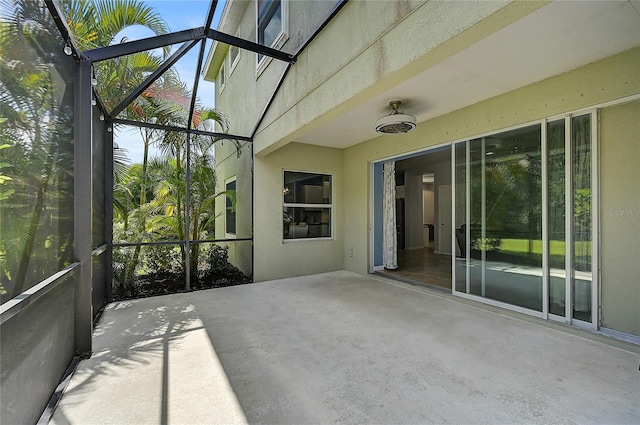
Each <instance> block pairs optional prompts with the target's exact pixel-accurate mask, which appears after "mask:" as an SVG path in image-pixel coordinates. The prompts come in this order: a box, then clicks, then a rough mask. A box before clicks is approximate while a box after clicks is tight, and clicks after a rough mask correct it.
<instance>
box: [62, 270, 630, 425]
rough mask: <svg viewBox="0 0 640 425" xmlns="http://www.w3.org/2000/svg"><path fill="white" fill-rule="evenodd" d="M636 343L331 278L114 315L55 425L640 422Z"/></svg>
mask: <svg viewBox="0 0 640 425" xmlns="http://www.w3.org/2000/svg"><path fill="white" fill-rule="evenodd" d="M639 353H640V347H638V346H635V345H631V344H626V343H622V342H617V341H613V340H610V339H609V338H606V337H603V336H599V335H595V334H591V333H589V332H583V331H580V330H576V329H573V328H568V327H565V326H562V325H558V324H552V323H546V322H543V321H540V320H537V319H532V318H529V317H526V316H522V315H519V314H516V313H510V312H506V311H504V310H499V309H494V308H491V307H487V306H484V305H479V304H477V303H473V302H469V301H465V300H461V299H459V298H457V297H453V296H451V295H447V294H442V293H439V292H437V291H430V290H427V289H423V288H420V287H416V286H412V285H410V284H404V283H398V282H393V281H391V280H387V279H384V278H379V277H373V276H360V275H356V274H353V273H349V272H344V271H343V272H333V273H326V274H320V275H314V276H308V277H300V278H292V279H284V280H278V281H271V282H264V283H258V284H253V285H244V286H236V287H229V288H220V289H213V290H208V291H199V292H192V293H186V294H177V295H168V296H162V297H155V298H148V299H143V300H136V301H126V302H117V303H113V304H111V305H109V306H108V308H107V309H106V311H105V313H104V316H103V317H102V319H101V322H100V323H99V325H98V326H97V328H96V330H95V334H94V354H93V356H92V357H91V358H90V359H88V360H83V361H81V362H80V364H79V366H78V369H77V371H76V372H75V374H74V375H73V377H72V379H71V382H70V383H69V385H68V387H67V389H66V390H65V393H64V395H63V397H62V400H61V402H60V404H59V406H58V408H57V409H56V411H55V413H54V416H53V418H52V420H51V423H53V424H57V425H63V424H217V423H220V424H236V423H237V424H244V423H252V424H253V423H263V424H316V423H317V424H326V423H344V424H423V423H453V424H461V423H484V424H497V423H500V424H503V423H518V424H523V423H539V424H554V423H560V424H571V423H583V424H589V423H592V424H637V423H640V371H639V370H638V369H639V363H640V354H639Z"/></svg>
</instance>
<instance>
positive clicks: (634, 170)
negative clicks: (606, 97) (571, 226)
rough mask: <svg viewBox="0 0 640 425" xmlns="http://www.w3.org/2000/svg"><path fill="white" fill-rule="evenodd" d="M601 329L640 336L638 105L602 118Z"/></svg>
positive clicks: (618, 108)
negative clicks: (605, 328)
mask: <svg viewBox="0 0 640 425" xmlns="http://www.w3.org/2000/svg"><path fill="white" fill-rule="evenodd" d="M600 182H601V187H600V193H601V197H600V202H601V226H602V227H601V259H602V326H604V327H607V328H611V329H615V330H618V331H621V332H627V333H631V334H634V335H639V336H640V261H639V260H638V254H640V188H639V186H638V185H639V184H640V101H635V102H632V103H627V104H623V105H619V106H615V107H610V108H605V109H603V110H602V111H601V115H600Z"/></svg>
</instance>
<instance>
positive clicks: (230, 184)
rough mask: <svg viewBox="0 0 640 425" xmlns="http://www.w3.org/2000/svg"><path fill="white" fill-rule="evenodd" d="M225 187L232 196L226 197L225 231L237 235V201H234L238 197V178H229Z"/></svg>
mask: <svg viewBox="0 0 640 425" xmlns="http://www.w3.org/2000/svg"><path fill="white" fill-rule="evenodd" d="M224 189H225V190H226V191H227V192H230V194H231V196H226V197H225V202H226V204H225V209H224V223H225V224H224V226H225V227H224V229H225V233H226V234H227V235H228V236H235V235H236V203H235V202H234V201H235V199H236V178H235V177H232V178H231V179H230V180H228V181H227V182H226V183H225V185H224Z"/></svg>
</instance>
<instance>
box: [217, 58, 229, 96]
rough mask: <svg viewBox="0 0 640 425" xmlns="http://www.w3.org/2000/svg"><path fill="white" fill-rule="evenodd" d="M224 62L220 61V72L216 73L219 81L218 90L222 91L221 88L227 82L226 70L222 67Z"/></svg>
mask: <svg viewBox="0 0 640 425" xmlns="http://www.w3.org/2000/svg"><path fill="white" fill-rule="evenodd" d="M225 62H226V61H225ZM225 62H222V65H221V66H220V72H219V73H218V80H219V82H220V91H222V89H224V86H225V85H226V84H227V70H226V68H225V67H224V65H225Z"/></svg>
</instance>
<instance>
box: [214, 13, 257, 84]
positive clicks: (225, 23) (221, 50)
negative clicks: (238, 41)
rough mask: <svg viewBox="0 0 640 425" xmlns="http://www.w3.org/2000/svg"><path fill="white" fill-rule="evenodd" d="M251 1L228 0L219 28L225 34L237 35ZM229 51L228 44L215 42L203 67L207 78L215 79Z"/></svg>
mask: <svg viewBox="0 0 640 425" xmlns="http://www.w3.org/2000/svg"><path fill="white" fill-rule="evenodd" d="M249 3H250V1H249V0H227V2H226V3H225V4H224V9H223V10H222V17H221V18H220V24H219V25H218V28H217V30H218V31H220V32H223V33H225V34H231V35H237V31H238V27H239V26H240V22H241V21H242V18H243V16H244V13H245V11H246V9H247V6H248V5H249ZM228 51H229V45H228V44H224V43H219V42H217V41H216V42H214V44H213V46H212V47H211V50H209V54H208V56H207V60H206V62H205V65H204V68H203V70H204V71H203V76H204V79H205V80H207V81H215V79H216V77H217V76H218V71H220V67H221V66H222V62H224V58H225V57H226V56H227V52H228Z"/></svg>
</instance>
